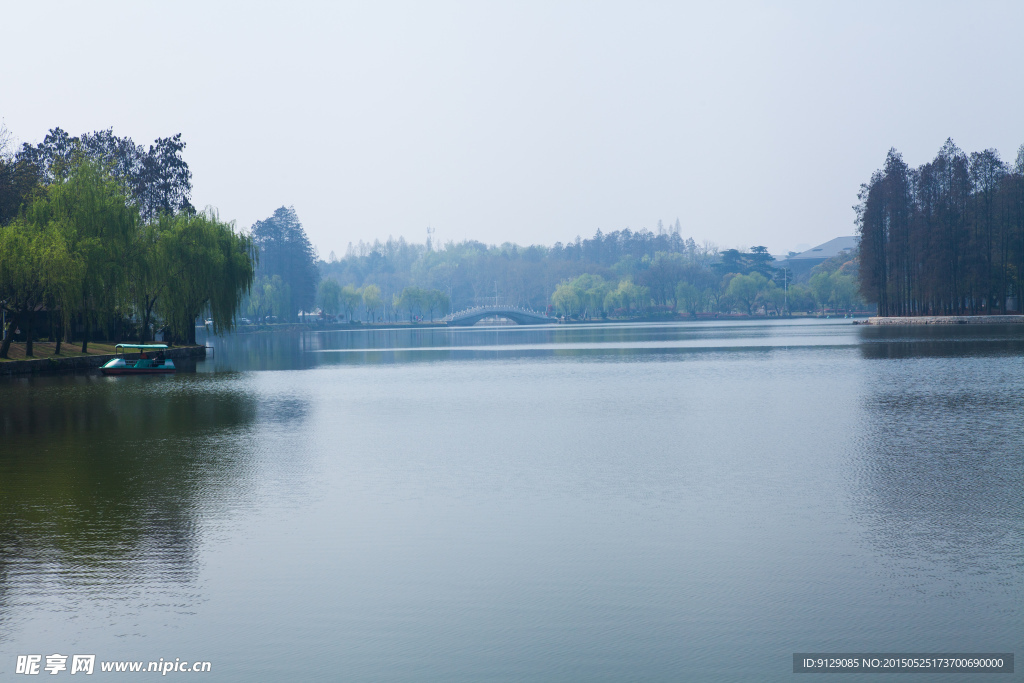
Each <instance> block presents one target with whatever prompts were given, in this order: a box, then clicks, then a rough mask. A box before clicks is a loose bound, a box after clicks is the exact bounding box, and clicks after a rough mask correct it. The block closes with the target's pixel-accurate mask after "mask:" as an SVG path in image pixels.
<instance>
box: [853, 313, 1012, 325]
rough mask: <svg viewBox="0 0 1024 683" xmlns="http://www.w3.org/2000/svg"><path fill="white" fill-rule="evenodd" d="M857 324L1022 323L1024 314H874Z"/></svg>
mask: <svg viewBox="0 0 1024 683" xmlns="http://www.w3.org/2000/svg"><path fill="white" fill-rule="evenodd" d="M854 324H857V325H1021V324H1024V315H913V316H911V315H903V316H874V317H871V318H868V319H867V320H864V321H859V322H856V323H854Z"/></svg>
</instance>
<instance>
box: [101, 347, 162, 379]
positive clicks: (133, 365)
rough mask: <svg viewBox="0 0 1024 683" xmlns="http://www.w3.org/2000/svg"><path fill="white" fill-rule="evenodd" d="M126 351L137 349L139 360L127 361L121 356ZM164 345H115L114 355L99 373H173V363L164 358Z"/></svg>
mask: <svg viewBox="0 0 1024 683" xmlns="http://www.w3.org/2000/svg"><path fill="white" fill-rule="evenodd" d="M127 349H138V350H139V352H140V358H139V359H138V360H129V359H127V358H125V357H124V356H123V355H122V354H124V353H125V352H126V350H127ZM166 350H167V345H166V344H117V345H115V346H114V355H115V356H117V357H116V358H113V359H112V360H109V361H107V362H106V363H105V364H104V365H103V366H102V367H101V368H100V372H102V373H103V374H104V375H166V374H169V373H172V372H174V371H175V367H174V361H173V360H171V359H170V358H165V357H164V351H166Z"/></svg>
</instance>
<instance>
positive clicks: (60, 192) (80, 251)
mask: <svg viewBox="0 0 1024 683" xmlns="http://www.w3.org/2000/svg"><path fill="white" fill-rule="evenodd" d="M22 220H24V221H25V222H26V223H27V224H29V225H31V226H33V228H34V229H35V230H37V231H39V232H40V233H54V234H57V233H59V234H60V235H61V238H62V240H63V245H64V246H63V248H64V249H66V251H67V252H68V254H69V258H72V259H73V260H74V262H75V263H76V264H77V266H76V268H75V269H74V271H73V272H74V275H75V276H76V277H75V278H74V281H75V283H76V284H77V286H78V291H77V292H76V293H74V294H72V293H71V292H68V291H66V289H67V287H66V286H67V284H68V283H67V281H66V278H59V279H61V280H62V284H61V286H60V287H57V286H56V285H54V286H53V287H51V291H58V290H59V291H61V292H63V293H62V294H61V295H60V303H61V304H63V306H65V307H68V306H73V307H76V308H77V309H78V313H79V315H80V316H81V319H82V322H83V325H84V333H83V335H82V353H86V352H87V351H88V349H89V340H90V337H91V335H92V329H93V325H94V324H95V323H96V322H97V321H98V320H99V319H102V318H105V317H108V316H110V315H112V314H113V313H114V311H116V310H118V308H119V306H120V305H121V303H122V300H123V295H124V292H125V287H126V283H127V277H128V265H127V264H128V262H129V259H128V258H127V257H128V254H129V245H130V244H131V241H132V239H133V237H134V235H135V233H136V231H137V230H138V226H139V214H138V211H137V210H136V209H135V208H134V207H133V206H132V205H131V204H130V202H129V199H128V195H127V193H126V191H125V189H124V187H123V186H122V185H121V183H119V182H118V181H116V180H115V179H114V178H113V177H112V176H111V175H110V174H109V173H107V172H105V171H104V170H103V169H102V168H101V167H100V166H99V165H98V164H97V163H96V162H94V161H92V160H90V159H89V158H87V157H85V156H84V155H82V154H76V155H75V156H73V157H72V159H71V161H70V162H69V163H68V164H67V165H58V166H57V167H56V169H55V178H54V181H53V182H52V183H50V185H49V186H47V188H46V191H45V193H44V194H43V195H42V196H40V197H39V198H38V199H37V200H36V201H34V202H32V204H31V205H29V207H28V208H27V210H26V211H25V214H24V217H23V219H22ZM54 244H56V243H54ZM69 315H70V311H64V317H65V319H69Z"/></svg>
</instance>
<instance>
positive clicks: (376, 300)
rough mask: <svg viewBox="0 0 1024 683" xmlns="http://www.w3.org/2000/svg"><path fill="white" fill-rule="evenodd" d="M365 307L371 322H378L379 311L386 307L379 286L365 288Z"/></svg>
mask: <svg viewBox="0 0 1024 683" xmlns="http://www.w3.org/2000/svg"><path fill="white" fill-rule="evenodd" d="M363 306H365V307H366V313H367V315H369V316H370V320H371V321H374V320H376V316H377V311H379V310H381V309H382V308H383V307H384V299H383V298H381V295H380V287H378V286H377V285H366V286H365V287H363Z"/></svg>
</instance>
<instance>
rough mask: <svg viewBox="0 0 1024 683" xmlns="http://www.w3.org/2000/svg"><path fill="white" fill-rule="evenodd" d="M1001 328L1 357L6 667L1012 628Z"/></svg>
mask: <svg viewBox="0 0 1024 683" xmlns="http://www.w3.org/2000/svg"><path fill="white" fill-rule="evenodd" d="M1022 339H1024V332H1019V331H1018V330H1017V329H1015V328H1002V327H978V328H968V327H966V326H965V327H958V328H927V327H921V328H918V327H915V328H909V327H907V328H867V327H861V326H856V327H855V326H852V325H849V324H848V321H786V322H764V321H761V322H758V321H750V322H732V321H730V322H717V321H712V322H701V323H685V324H678V325H668V324H650V325H566V326H555V325H552V326H544V327H527V328H517V327H510V326H502V327H490V328H488V327H483V328H469V329H444V328H407V329H399V330H372V331H370V330H354V331H346V332H313V333H280V334H248V335H236V336H232V337H227V338H211V339H209V340H208V343H209V344H210V345H212V346H213V347H214V348H215V351H214V353H213V355H212V357H210V358H209V359H208V360H206V361H201V362H198V363H197V364H196V366H195V368H194V369H192V368H188V369H187V370H186V371H185V372H181V373H178V374H177V375H175V376H171V377H122V378H104V377H100V376H98V375H80V376H74V377H54V378H32V379H16V380H7V381H3V382H0V434H2V436H3V450H2V452H0V677H2V676H4V675H6V674H7V673H11V669H12V667H13V663H14V656H15V655H16V654H20V653H21V654H23V653H31V652H36V653H42V654H49V653H52V652H62V653H63V652H65V651H74V652H95V653H96V654H97V655H98V657H99V658H101V659H102V658H107V659H118V658H123V659H138V660H141V659H156V658H159V657H167V656H168V655H170V656H171V657H172V658H173V657H179V656H180V657H188V658H190V659H204V660H210V661H212V662H213V663H214V667H215V671H216V673H217V676H216V680H253V679H255V680H298V679H301V680H437V681H453V680H467V681H468V680H472V681H480V680H502V681H504V680H535V681H552V680H633V679H639V680H666V681H667V680H672V681H677V680H701V681H734V680H766V681H781V680H789V679H790V677H791V676H792V674H791V673H790V668H789V667H790V664H791V657H792V653H793V652H795V651H868V650H878V651H900V650H902V651H965V650H967V651H970V650H976V651H1014V650H1017V651H1021V650H1022V649H1024V648H1021V647H1020V646H1021V645H1022V644H1024V641H1022V639H1021V629H1020V628H1019V626H1020V624H1021V622H1022V618H1021V617H1022V614H1024V609H1022V608H1024V572H1022V569H1024V567H1022V555H1021V553H1020V548H1021V547H1022V544H1024V476H1022V471H1024V469H1022V462H1021V460H1022V453H1024V430H1021V429H1020V428H1019V424H1020V415H1021V414H1024V413H1022V409H1024V354H1022V351H1024V346H1022ZM265 370H275V371H277V372H264V371H265ZM889 678H890V679H891V678H893V677H889ZM904 678H906V677H904ZM847 679H849V680H858V679H857V678H856V677H852V678H851V677H850V676H847V678H844V680H847ZM895 679H896V680H902V679H901V678H900V677H898V676H897V677H895ZM907 680H916V678H910V679H907ZM929 680H935V681H950V680H955V679H954V678H950V677H944V676H941V675H936V676H932V677H930V678H929ZM1008 680H1015V679H1013V678H1012V677H1010V678H1009V679H1008Z"/></svg>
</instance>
